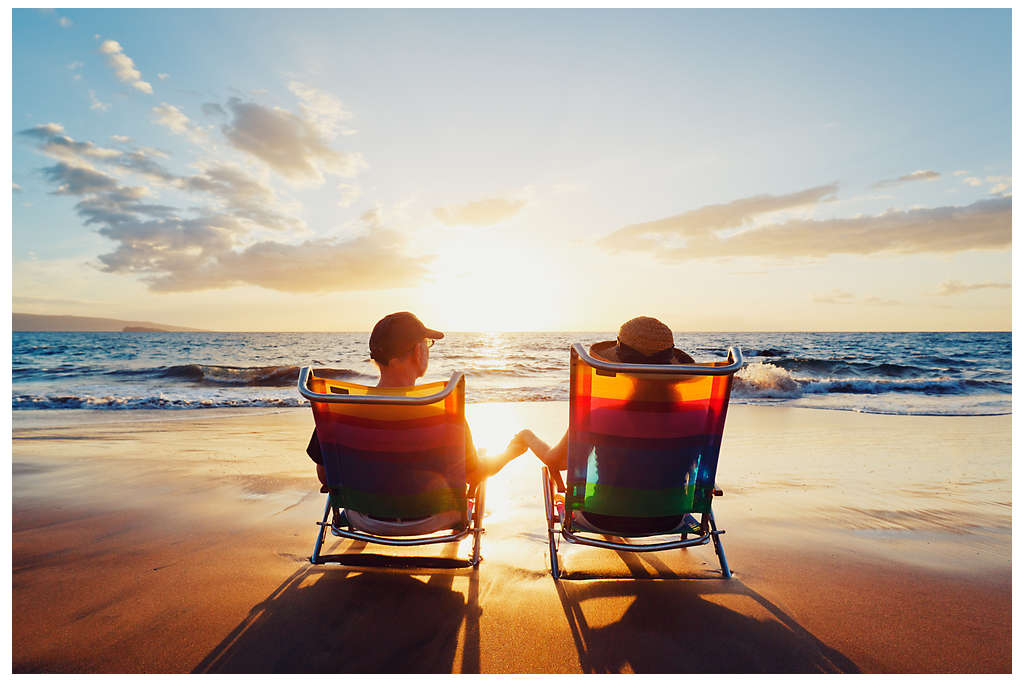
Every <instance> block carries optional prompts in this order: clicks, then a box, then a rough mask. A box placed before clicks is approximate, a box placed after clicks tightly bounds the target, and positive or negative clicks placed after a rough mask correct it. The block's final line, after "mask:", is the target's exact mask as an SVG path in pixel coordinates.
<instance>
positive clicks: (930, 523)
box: [12, 402, 1011, 673]
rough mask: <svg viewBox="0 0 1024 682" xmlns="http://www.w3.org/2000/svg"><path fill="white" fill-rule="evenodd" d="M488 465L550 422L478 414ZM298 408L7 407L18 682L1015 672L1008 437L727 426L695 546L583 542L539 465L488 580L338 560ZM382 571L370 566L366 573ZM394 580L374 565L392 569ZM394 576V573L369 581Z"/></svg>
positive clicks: (498, 537)
mask: <svg viewBox="0 0 1024 682" xmlns="http://www.w3.org/2000/svg"><path fill="white" fill-rule="evenodd" d="M467 412H468V418H469V423H470V425H471V427H472V429H473V432H474V437H475V440H476V442H477V444H478V445H479V446H483V447H487V448H488V450H489V451H491V452H498V451H500V450H501V449H502V448H503V447H504V445H505V443H506V442H507V440H508V438H509V437H510V436H511V435H512V434H513V433H514V432H515V431H516V430H518V429H519V428H522V427H525V426H529V427H531V428H533V429H534V430H535V431H536V432H537V433H538V434H539V435H540V436H541V437H543V438H545V439H549V440H552V441H553V440H555V439H557V438H558V436H559V435H560V434H561V431H562V430H563V429H564V428H565V423H566V403H563V402H549V403H486V404H471V405H468V406H467ZM311 427H312V415H311V413H310V411H309V410H308V409H285V410H270V409H251V410H230V409H220V410H209V411H202V410H195V411H181V412H173V411H167V410H163V411H145V410H140V411H125V412H117V411H99V412H94V411H88V410H57V411H49V412H46V411H16V412H15V413H14V423H13V581H12V594H13V596H12V601H13V637H12V639H13V670H14V672H60V673H69V672H125V673H127V672H168V673H173V672H437V673H448V672H482V673H514V672H523V673H541V672H546V673H573V672H618V671H633V672H643V673H656V672H919V673H925V672H929V673H934V672H948V673H954V672H979V673H980V672H990V673H993V672H1001V673H1008V672H1010V670H1011V601H1010V596H1011V552H1010V547H1011V506H1010V501H1011V495H1010V430H1011V427H1010V417H1009V416H997V417H912V416H884V415H866V414H857V413H853V412H841V411H827V410H808V409H794V408H782V407H765V406H744V405H735V406H732V407H731V408H730V412H729V418H728V422H727V426H726V436H725V442H724V444H723V446H722V456H721V463H720V466H719V471H718V483H719V486H720V487H721V488H723V489H724V490H725V495H724V497H722V498H718V499H717V500H716V502H715V509H716V516H717V517H718V520H719V525H720V527H722V528H724V529H725V530H726V531H727V532H726V535H725V536H724V537H723V541H724V544H725V549H726V552H727V555H728V559H729V563H730V565H731V567H732V568H733V570H734V572H735V576H734V578H733V579H732V580H730V581H726V580H722V579H720V577H719V575H720V574H719V573H718V564H717V561H716V559H715V555H714V551H713V550H712V549H711V547H710V546H707V547H699V548H691V549H689V550H676V551H671V552H663V553H657V554H645V555H641V554H620V553H617V552H612V551H608V550H600V549H593V548H586V547H572V546H568V545H566V544H564V543H563V545H562V551H561V552H560V555H561V557H562V559H563V562H564V564H565V568H566V571H567V576H566V577H565V578H564V579H563V580H562V581H560V582H556V581H554V580H553V579H552V578H551V575H550V574H549V572H548V563H547V557H546V553H547V540H546V534H545V528H544V514H543V509H542V506H541V488H540V474H539V464H538V462H537V460H536V459H535V458H534V457H533V456H532V455H530V454H527V455H524V456H523V457H521V458H519V459H518V460H516V461H514V462H513V463H512V464H510V465H509V466H508V467H506V469H505V470H503V471H502V472H501V473H500V474H499V475H498V476H497V477H495V478H494V479H492V480H491V481H490V483H489V485H488V489H487V515H486V518H485V527H486V528H487V533H486V535H485V536H484V538H483V555H484V561H483V563H482V565H481V566H480V568H479V570H477V571H474V570H472V569H459V570H443V569H436V568H418V567H414V568H408V567H403V566H402V565H400V564H401V562H400V559H401V557H402V556H403V555H422V556H431V557H438V556H455V554H456V553H457V554H458V555H459V556H465V555H466V554H467V552H468V546H469V543H468V541H467V542H465V543H463V544H462V545H460V546H447V547H445V548H444V549H440V548H437V547H434V548H430V547H427V548H415V549H413V550H408V551H406V550H401V549H392V548H387V547H383V546H369V545H363V544H361V543H353V542H351V541H347V540H338V539H336V538H330V539H329V540H328V542H327V545H326V548H325V551H326V552H328V553H347V554H350V555H352V557H351V561H352V563H353V564H354V565H349V566H337V565H328V566H311V565H310V564H309V562H308V557H309V555H310V552H311V549H312V544H313V539H314V532H315V526H314V521H316V520H318V519H319V516H320V514H321V513H322V509H323V504H324V499H323V496H322V495H321V494H320V493H319V492H318V485H317V484H316V483H315V480H314V477H313V472H312V467H311V464H310V462H309V461H308V459H307V458H306V455H305V453H304V448H305V444H306V441H307V439H308V436H309V432H310V429H311ZM381 557H384V558H381ZM388 557H390V558H388ZM382 564H383V565H382Z"/></svg>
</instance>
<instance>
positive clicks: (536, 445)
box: [516, 429, 569, 471]
mask: <svg viewBox="0 0 1024 682" xmlns="http://www.w3.org/2000/svg"><path fill="white" fill-rule="evenodd" d="M516 438H519V439H521V440H522V441H523V442H524V443H526V445H527V446H528V447H529V448H530V449H531V450H533V454H535V455H537V458H538V459H539V460H540V461H542V462H544V464H545V465H547V467H548V468H549V469H554V470H555V471H561V470H563V469H566V468H568V466H569V432H568V431H566V432H565V435H563V436H562V440H560V441H558V443H557V444H556V445H555V447H550V446H548V444H547V443H545V442H544V441H542V440H541V439H540V438H538V437H537V435H536V434H535V433H534V432H533V431H531V430H530V429H523V430H522V431H520V432H519V433H517V434H516Z"/></svg>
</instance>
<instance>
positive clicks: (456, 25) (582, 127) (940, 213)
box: [11, 9, 1012, 332]
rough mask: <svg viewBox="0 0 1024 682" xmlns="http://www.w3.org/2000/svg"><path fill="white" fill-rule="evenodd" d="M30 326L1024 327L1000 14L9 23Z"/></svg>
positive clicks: (19, 299) (72, 14) (123, 16)
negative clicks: (630, 322)
mask: <svg viewBox="0 0 1024 682" xmlns="http://www.w3.org/2000/svg"><path fill="white" fill-rule="evenodd" d="M12 34H13V51H12V53H13V74H12V123H13V125H12V142H11V150H12V153H11V155H12V195H11V196H12V214H13V229H12V242H11V248H12V268H13V271H12V279H13V300H12V307H13V311H14V312H21V313H38V314H60V315H87V316H98V317H112V318H118V319H129V320H148V321H152V322H159V323H165V324H173V325H181V326H188V327H198V328H203V329H214V330H228V331H233V330H238V331H243V330H244V331H271V330H293V331H314V330H324V331H365V330H368V329H370V328H371V327H372V326H373V324H374V322H375V321H376V320H377V319H379V318H380V317H382V316H384V315H385V314H387V313H390V312H394V311H397V310H411V311H413V312H415V313H416V314H417V315H419V317H420V318H421V319H422V320H423V321H424V322H425V323H426V324H428V326H432V327H435V328H439V329H444V330H451V331H517V330H540V331H544V330H564V331H573V330H602V331H603V330H612V329H616V328H617V327H618V326H619V324H621V323H622V322H623V321H625V320H626V319H629V318H631V317H634V316H638V315H650V316H654V317H658V318H660V319H662V320H663V321H665V322H666V323H667V324H669V326H671V327H672V328H673V329H674V330H675V331H678V332H686V331H818V330H822V331H827V330H845V331H862V330H863V331H873V330H879V331H882V330H884V331H922V330H1009V329H1010V325H1011V309H1010V294H1011V289H1010V283H1011V252H1010V244H1011V193H1012V178H1011V70H1010V69H1011V18H1010V10H1008V9H1002V10H907V11H896V10H829V11H809V10H794V11H775V10H724V11H698V10H658V11H613V10H601V11H590V10H572V11H554V10H543V11H534V10H531V11H526V10H515V11H499V10H484V11H469V10H453V11H425V10H416V11H397V10H368V11H357V10H280V11H275V10H224V11H212V10H188V11H186V10H86V9H66V10H48V11H44V10H35V9H28V10H14V11H13V15H12Z"/></svg>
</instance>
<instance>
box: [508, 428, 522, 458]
mask: <svg viewBox="0 0 1024 682" xmlns="http://www.w3.org/2000/svg"><path fill="white" fill-rule="evenodd" d="M505 452H507V453H508V454H509V455H511V456H513V457H518V456H519V455H521V454H523V453H524V452H526V441H524V440H523V439H522V438H521V437H520V434H518V433H517V434H516V435H515V436H513V437H512V440H510V441H509V442H508V447H507V448H505Z"/></svg>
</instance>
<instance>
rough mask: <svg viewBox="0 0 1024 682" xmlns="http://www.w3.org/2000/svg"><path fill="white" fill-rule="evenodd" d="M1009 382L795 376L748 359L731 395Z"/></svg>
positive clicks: (964, 389) (1006, 386)
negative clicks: (748, 362)
mask: <svg viewBox="0 0 1024 682" xmlns="http://www.w3.org/2000/svg"><path fill="white" fill-rule="evenodd" d="M1012 388H1013V387H1012V384H1011V383H1010V382H1008V381H999V380H994V379H987V380H978V379H958V378H953V377H935V378H927V379H897V378H878V379H844V378H827V379H816V378H806V377H798V376H795V375H794V374H793V373H792V372H790V371H788V370H787V369H785V368H783V367H778V366H776V365H774V364H769V363H751V364H749V365H747V366H746V367H744V368H743V369H742V370H740V371H739V372H737V373H736V375H735V379H734V381H733V389H732V390H733V395H734V396H737V397H741V398H776V399H778V398H783V399H786V398H799V397H801V396H803V395H806V394H824V393H854V394H879V393H921V394H925V395H968V394H972V393H1007V394H1008V393H1011V392H1012Z"/></svg>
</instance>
